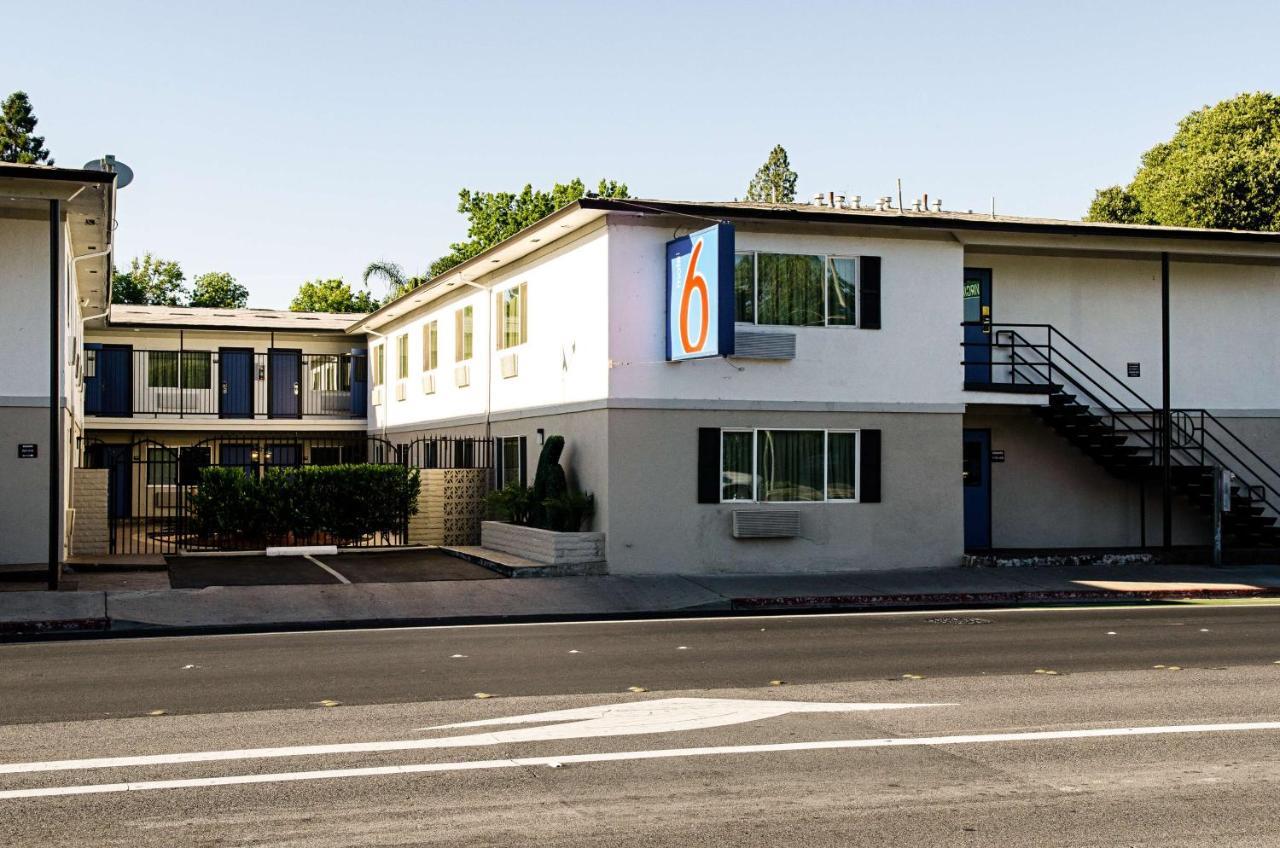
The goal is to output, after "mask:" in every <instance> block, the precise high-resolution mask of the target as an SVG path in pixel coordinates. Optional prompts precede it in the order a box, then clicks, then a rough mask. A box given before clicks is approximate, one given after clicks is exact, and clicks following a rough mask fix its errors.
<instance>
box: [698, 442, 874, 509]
mask: <svg viewBox="0 0 1280 848" xmlns="http://www.w3.org/2000/svg"><path fill="white" fill-rule="evenodd" d="M720 480H721V488H720V499H721V500H722V501H751V502H762V503H796V502H803V501H852V500H857V497H858V492H857V480H858V433H857V431H856V430H783V429H773V430H763V429H762V430H724V431H722V432H721V434H720Z"/></svg>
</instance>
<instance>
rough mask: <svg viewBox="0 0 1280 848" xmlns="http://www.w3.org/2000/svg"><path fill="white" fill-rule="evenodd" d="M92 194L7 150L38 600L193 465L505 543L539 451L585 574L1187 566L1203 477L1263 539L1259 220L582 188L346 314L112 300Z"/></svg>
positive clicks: (153, 518) (1268, 411)
mask: <svg viewBox="0 0 1280 848" xmlns="http://www.w3.org/2000/svg"><path fill="white" fill-rule="evenodd" d="M114 178H115V175H114V174H112V173H110V171H109V170H107V171H95V170H75V169H64V168H52V167H44V166H17V165H0V291H3V296H4V303H5V307H6V308H5V309H4V310H3V311H2V312H0V355H2V356H3V361H4V362H5V363H6V366H7V367H6V368H4V369H2V370H0V439H2V440H3V441H4V445H3V446H0V566H5V567H18V566H22V565H24V564H25V565H38V566H39V567H41V568H44V567H49V573H50V584H51V585H54V584H56V580H57V572H58V568H59V566H60V564H61V563H62V562H64V561H66V560H67V559H68V558H71V559H72V560H73V561H74V560H75V558H76V557H81V556H91V557H114V556H131V555H135V554H155V553H164V554H168V553H180V552H181V551H182V550H183V548H184V545H185V544H186V542H184V536H183V535H182V526H183V525H182V520H181V516H182V510H183V509H184V506H183V504H184V503H185V499H186V497H187V496H188V495H189V494H190V492H191V491H192V489H193V487H195V486H196V485H197V481H198V479H199V470H200V469H201V468H203V467H206V466H210V465H221V466H232V467H238V468H243V469H244V470H245V473H246V474H262V473H265V472H266V470H267V469H270V468H272V467H278V466H282V467H288V466H297V465H326V464H338V463H350V462H357V463H359V462H400V463H402V464H409V465H412V466H414V467H418V468H421V469H423V475H422V478H423V490H424V494H423V495H422V496H421V497H420V499H419V505H420V507H422V508H423V514H424V515H426V517H425V518H424V517H421V516H420V517H419V518H417V519H415V520H414V521H415V522H416V523H408V522H407V523H406V528H405V532H404V533H402V534H400V535H398V536H396V537H395V538H384V539H382V540H381V543H390V544H406V543H408V544H422V543H442V542H443V543H446V544H454V545H463V546H467V547H468V550H469V552H470V553H471V554H472V555H476V556H486V553H485V548H484V546H485V545H488V546H490V551H489V553H490V554H493V555H494V556H495V557H497V556H498V554H499V553H500V554H502V555H503V556H510V555H512V554H520V550H519V548H518V545H517V546H516V548H515V549H513V547H512V542H511V539H510V538H509V534H508V533H506V532H505V531H504V527H503V526H502V525H496V524H491V523H485V524H484V525H483V526H484V530H483V531H481V530H480V521H479V518H480V514H479V510H480V499H481V497H482V496H483V494H484V491H485V490H487V489H489V488H492V487H494V486H505V485H510V484H513V483H532V481H533V476H534V468H535V467H536V463H537V459H538V453H539V450H540V446H541V444H542V442H543V440H544V439H545V438H546V437H547V436H550V435H561V436H563V437H564V438H565V440H566V447H565V451H564V454H563V456H562V458H561V463H562V465H563V466H564V467H565V470H566V473H567V476H568V478H569V481H570V484H571V486H573V487H575V488H577V489H579V490H582V491H585V492H590V493H591V494H592V495H593V496H594V499H595V513H594V515H593V517H592V518H591V520H590V523H589V526H585V527H584V528H583V531H584V533H586V534H588V535H587V536H584V537H583V538H589V539H590V540H591V544H590V545H589V546H587V547H588V548H589V549H590V550H591V551H593V554H592V559H593V561H592V562H589V563H585V564H586V565H589V566H591V567H590V568H589V569H585V570H588V571H592V572H599V571H608V572H609V573H613V574H642V573H733V572H741V573H748V572H754V573H761V572H773V573H792V572H794V573H803V572H830V571H862V570H878V569H894V568H913V567H922V566H947V565H955V564H956V563H958V562H960V561H961V560H962V558H963V557H964V556H965V555H966V554H970V555H974V556H977V557H993V556H994V557H1000V558H1012V559H1018V558H1022V557H1025V556H1028V555H1032V554H1034V555H1036V556H1043V555H1056V554H1064V553H1069V554H1071V555H1080V554H1082V553H1083V554H1086V555H1092V554H1096V553H1105V552H1110V553H1114V552H1126V553H1128V552H1141V551H1144V550H1145V551H1146V552H1148V553H1152V554H1159V555H1167V556H1171V557H1181V558H1184V559H1185V558H1193V559H1199V560H1201V561H1203V560H1206V559H1207V558H1208V551H1207V546H1208V545H1209V543H1210V540H1211V537H1212V534H1213V531H1214V524H1215V522H1214V515H1215V508H1214V498H1215V494H1216V495H1217V497H1218V499H1219V503H1220V505H1223V506H1227V507H1229V509H1228V510H1227V511H1226V512H1225V513H1222V515H1223V517H1222V519H1221V522H1220V527H1221V531H1222V534H1223V538H1224V540H1225V544H1226V547H1227V549H1228V550H1229V551H1234V552H1238V553H1240V554H1241V555H1248V556H1253V557H1266V556H1270V555H1272V554H1271V553H1268V551H1269V550H1271V551H1272V553H1273V552H1274V549H1280V530H1277V527H1276V524H1277V518H1280V472H1277V468H1280V373H1278V372H1280V340H1277V335H1276V333H1275V332H1274V329H1273V325H1274V323H1275V316H1277V315H1280V234H1275V233H1253V232H1236V231H1210V230H1184V229H1174V228H1161V227H1139V226H1126V225H1099V224H1086V223H1081V222H1076V221H1051V220H1041V219H1028V218H1013V217H996V216H991V215H980V214H972V213H957V212H948V211H941V210H940V209H939V208H937V207H935V208H934V210H933V211H925V210H927V209H928V207H927V205H924V204H920V206H919V207H918V209H919V210H920V211H902V210H898V209H893V208H883V209H867V208H857V207H856V206H851V205H850V204H847V203H844V202H843V201H842V200H841V199H840V198H839V196H837V195H827V196H825V197H824V199H823V201H822V202H818V201H817V200H816V199H815V201H814V202H813V203H810V204H754V203H738V202H733V203H688V202H674V201H658V200H619V199H603V198H584V199H582V200H580V201H577V202H575V203H573V204H570V205H568V206H566V207H564V208H562V209H560V210H558V211H557V212H555V213H553V214H552V215H550V216H548V217H547V218H545V219H543V220H542V221H540V222H538V223H537V224H534V225H532V226H530V227H529V228H527V229H526V230H524V231H522V232H520V233H518V234H516V235H515V236H513V237H512V238H510V239H508V240H506V241H505V242H502V243H501V244H498V245H496V246H494V247H493V248H491V249H489V250H488V251H486V252H484V253H482V254H480V255H479V256H476V257H474V258H473V259H471V260H469V261H468V262H466V263H464V264H462V265H459V266H457V267H455V268H453V269H452V270H450V271H449V272H447V273H445V274H443V275H441V276H438V277H436V278H435V279H433V280H432V281H431V282H430V283H428V284H427V285H424V286H422V287H420V288H418V289H415V290H413V291H411V292H409V293H407V294H406V295H404V296H402V297H400V298H399V299H397V300H395V301H393V302H391V303H388V304H386V305H385V306H383V307H382V308H380V309H378V310H377V311H375V312H373V313H371V314H369V315H327V314H310V313H291V312H285V311H282V310H219V309H195V308H181V307H139V306H119V305H117V306H114V307H112V306H109V305H108V304H109V302H110V292H109V279H110V270H111V267H112V256H111V249H112V244H111V238H112V228H111V226H110V225H109V222H110V221H112V220H113V216H114V214H115V192H116V187H115V184H114ZM428 506H429V509H428ZM428 513H429V515H428ZM175 528H177V529H176V530H175ZM442 528H443V529H442ZM450 528H452V529H450ZM508 529H509V528H508ZM568 548H570V549H571V548H573V546H572V545H569V546H568ZM568 565H571V566H580V565H583V563H568Z"/></svg>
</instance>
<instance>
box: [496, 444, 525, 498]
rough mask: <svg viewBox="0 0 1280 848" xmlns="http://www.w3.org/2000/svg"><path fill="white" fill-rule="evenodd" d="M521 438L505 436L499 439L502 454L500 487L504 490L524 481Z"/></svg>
mask: <svg viewBox="0 0 1280 848" xmlns="http://www.w3.org/2000/svg"><path fill="white" fill-rule="evenodd" d="M521 441H522V440H521V438H520V437H519V436H504V437H500V438H499V439H498V450H499V451H500V452H501V457H500V459H501V463H502V464H501V465H500V466H498V467H499V468H500V469H501V471H500V477H499V479H498V487H499V488H504V487H506V486H510V485H511V484H513V483H519V482H520V481H521V480H523V479H524V451H522V450H521V449H520V445H521Z"/></svg>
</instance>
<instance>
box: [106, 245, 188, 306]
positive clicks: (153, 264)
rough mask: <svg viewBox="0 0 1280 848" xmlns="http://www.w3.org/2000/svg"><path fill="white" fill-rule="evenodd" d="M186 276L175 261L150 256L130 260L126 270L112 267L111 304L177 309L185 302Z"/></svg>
mask: <svg viewBox="0 0 1280 848" xmlns="http://www.w3.org/2000/svg"><path fill="white" fill-rule="evenodd" d="M185 281H186V277H184V276H183V274H182V267H181V266H180V265H178V263H177V262H173V261H170V260H168V259H161V258H159V257H158V256H153V255H152V254H151V253H150V252H149V251H148V252H147V253H145V254H143V256H142V258H141V259H139V258H138V257H136V256H135V257H134V258H133V260H132V261H131V262H130V263H129V270H128V271H121V270H120V269H119V268H116V269H115V270H114V272H113V273H112V276H111V302H112V303H133V304H141V305H144V306H181V305H183V304H184V303H185V302H186V297H187V291H186V288H184V287H183V285H182V284H183V283H184V282H185Z"/></svg>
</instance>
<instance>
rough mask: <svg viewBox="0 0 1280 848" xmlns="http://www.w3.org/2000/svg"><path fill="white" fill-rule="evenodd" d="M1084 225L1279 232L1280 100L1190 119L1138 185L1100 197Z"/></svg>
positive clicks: (1246, 99)
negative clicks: (1088, 222)
mask: <svg viewBox="0 0 1280 848" xmlns="http://www.w3.org/2000/svg"><path fill="white" fill-rule="evenodd" d="M1085 220H1086V221H1105V222H1114V223H1126V224H1161V225H1164V226H1171V227H1214V228H1221V229H1236V230H1271V231H1276V230H1280V98H1278V97H1276V96H1275V95H1273V94H1269V93H1267V92H1255V93H1252V94H1241V95H1239V96H1237V97H1234V98H1232V99H1230V100H1224V101H1222V102H1221V103H1218V104H1217V105H1216V106H1205V107H1204V108H1202V109H1198V110H1196V111H1195V112H1192V113H1191V114H1189V115H1187V116H1186V117H1185V118H1183V119H1182V120H1181V121H1179V122H1178V129H1177V132H1175V133H1174V135H1173V138H1171V139H1169V140H1168V141H1165V142H1161V143H1160V144H1157V145H1156V146H1155V147H1152V148H1151V149H1150V150H1148V151H1147V152H1146V153H1144V154H1142V165H1141V167H1140V168H1138V172H1137V174H1135V175H1134V178H1133V182H1131V183H1129V185H1128V186H1118V185H1116V186H1111V187H1110V188H1104V189H1099V190H1098V192H1097V193H1096V195H1095V197H1094V200H1093V203H1092V204H1091V205H1090V207H1089V212H1088V214H1087V215H1086V216H1085Z"/></svg>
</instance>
